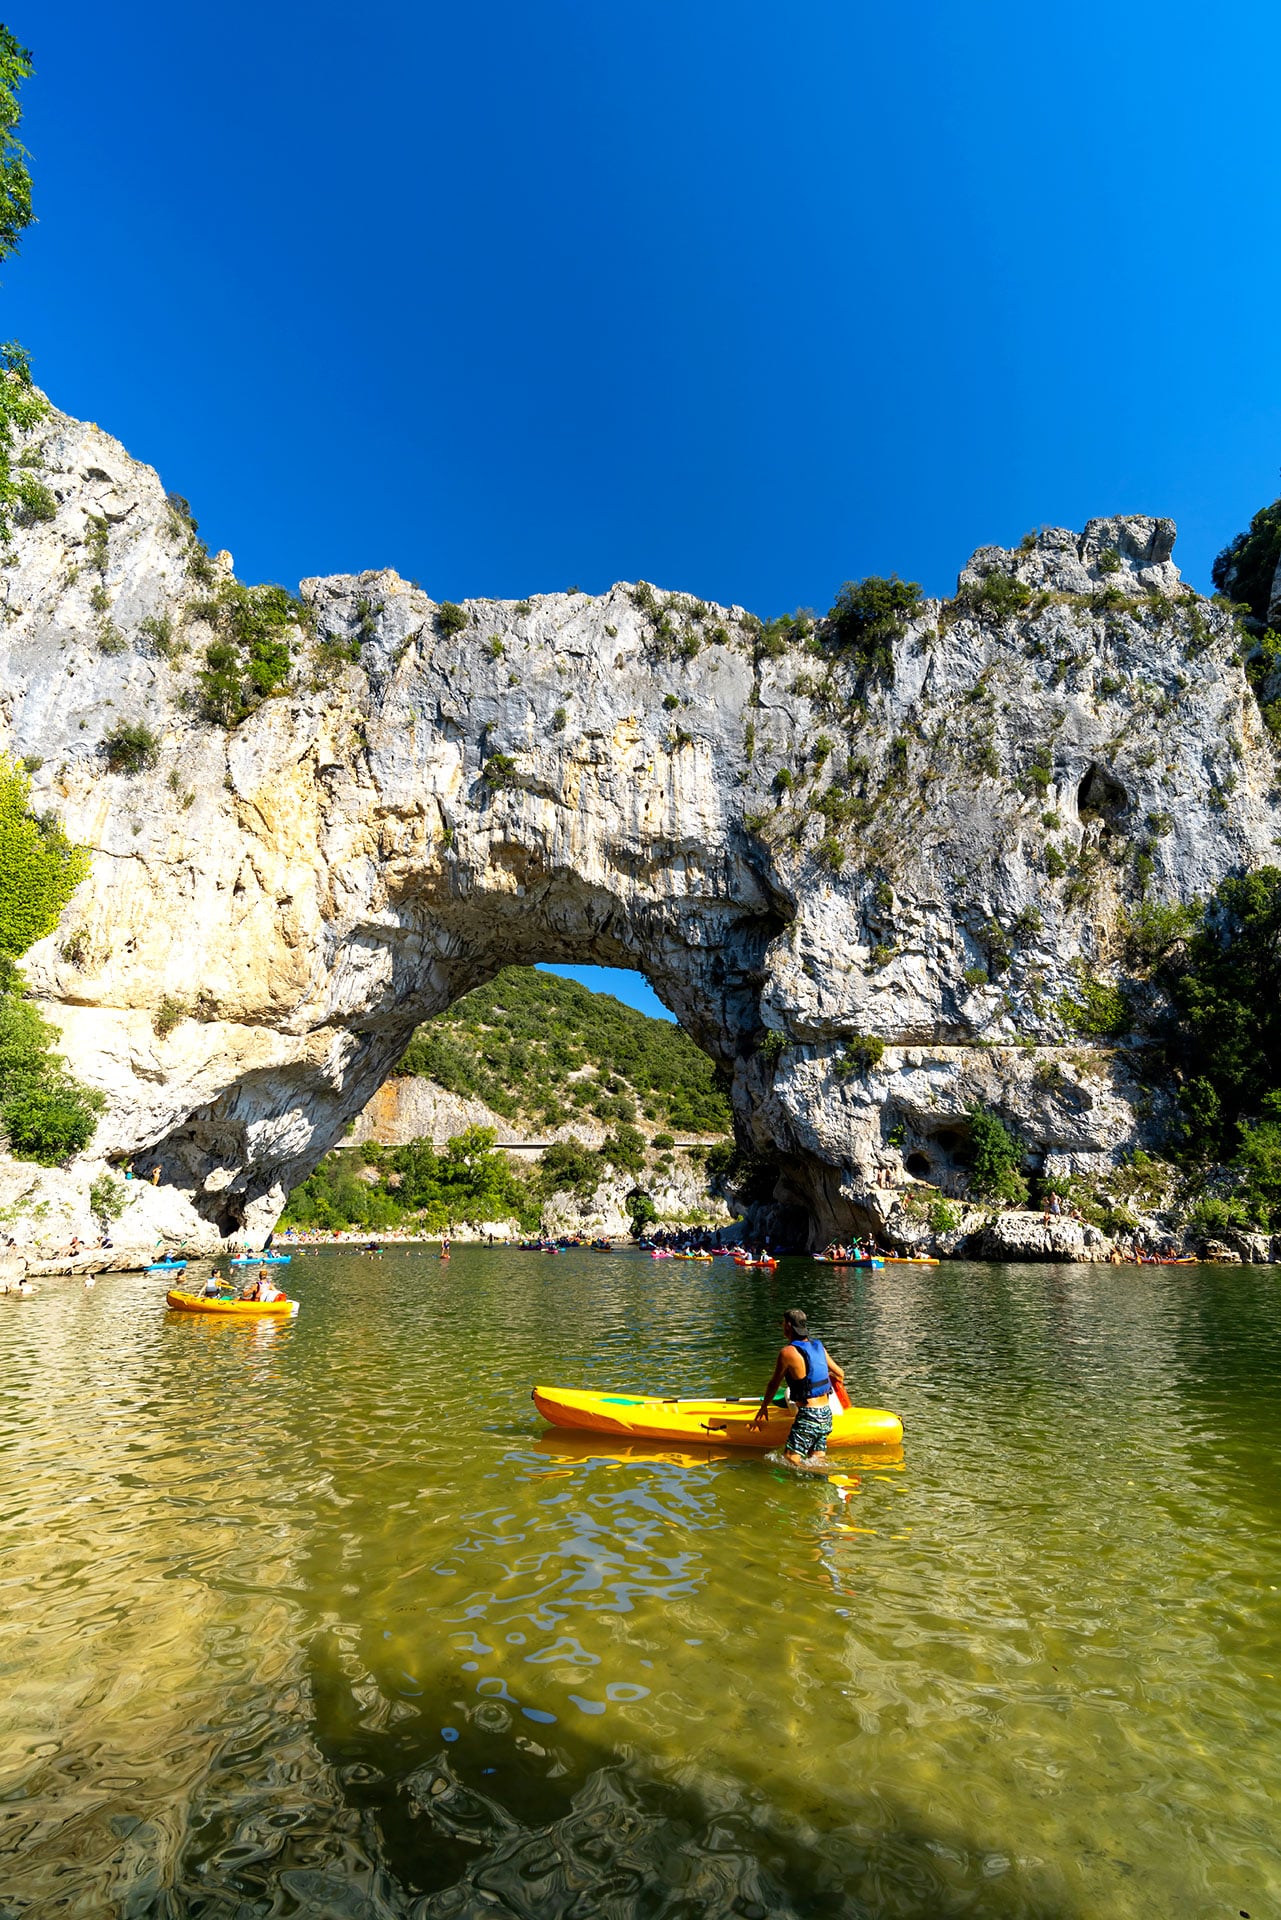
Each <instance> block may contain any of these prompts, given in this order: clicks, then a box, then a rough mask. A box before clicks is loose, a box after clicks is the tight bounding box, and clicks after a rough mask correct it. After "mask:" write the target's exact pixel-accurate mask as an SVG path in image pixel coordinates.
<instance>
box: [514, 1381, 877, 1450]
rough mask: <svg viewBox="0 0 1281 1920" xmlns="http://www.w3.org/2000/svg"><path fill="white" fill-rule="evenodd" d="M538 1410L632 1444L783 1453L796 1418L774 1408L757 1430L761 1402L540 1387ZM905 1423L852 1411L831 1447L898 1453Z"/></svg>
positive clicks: (835, 1430)
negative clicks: (780, 1450) (654, 1442)
mask: <svg viewBox="0 0 1281 1920" xmlns="http://www.w3.org/2000/svg"><path fill="white" fill-rule="evenodd" d="M533 1400H534V1405H535V1406H536V1407H537V1408H538V1411H539V1412H540V1413H541V1414H542V1416H543V1419H544V1420H547V1421H549V1422H550V1423H551V1425H552V1426H554V1427H567V1428H574V1429H577V1430H578V1431H579V1432H587V1433H612V1434H619V1435H622V1436H623V1437H624V1438H628V1439H632V1440H684V1441H686V1442H687V1443H690V1444H693V1445H694V1446H703V1447H761V1448H765V1447H778V1446H781V1445H782V1444H783V1442H784V1441H785V1440H786V1438H787V1435H788V1431H789V1429H790V1427H791V1424H792V1420H793V1418H794V1417H795V1416H794V1413H793V1410H792V1409H791V1408H790V1407H775V1406H771V1407H770V1409H769V1412H768V1415H767V1416H766V1419H765V1421H764V1422H763V1423H762V1424H761V1425H760V1426H759V1427H753V1425H752V1419H753V1416H754V1415H755V1413H756V1410H757V1408H758V1407H759V1406H760V1401H759V1400H754V1399H752V1400H748V1399H743V1400H666V1399H661V1398H660V1397H659V1396H658V1395H657V1394H643V1393H580V1392H578V1391H577V1390H576V1389H574V1388H573V1387H535V1388H534V1392H533ZM902 1438H903V1422H902V1421H901V1420H900V1419H899V1417H898V1415H897V1414H896V1413H887V1412H886V1411H885V1409H884V1408H881V1407H850V1408H849V1409H848V1410H847V1411H846V1412H843V1413H838V1414H837V1415H836V1416H835V1418H834V1419H833V1421H832V1437H831V1439H830V1440H829V1441H828V1443H827V1444H828V1446H829V1447H876V1446H884V1447H896V1446H897V1445H898V1443H899V1441H900V1440H901V1439H902Z"/></svg>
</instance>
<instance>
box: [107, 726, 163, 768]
mask: <svg viewBox="0 0 1281 1920" xmlns="http://www.w3.org/2000/svg"><path fill="white" fill-rule="evenodd" d="M102 744H103V747H104V749H105V751H106V755H107V765H108V766H109V767H110V768H111V771H112V772H113V773H127V774H130V775H132V774H135V773H142V772H143V771H144V770H145V769H146V768H147V767H154V766H155V764H156V757H157V755H158V754H159V752H160V742H159V740H158V739H157V738H156V736H155V734H154V733H153V732H152V731H151V728H150V727H147V726H144V725H143V724H142V722H141V721H138V720H122V721H121V722H120V724H119V726H117V727H113V728H112V730H111V732H110V733H109V734H107V735H106V736H105V737H104V739H103V742H102Z"/></svg>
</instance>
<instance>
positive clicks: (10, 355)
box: [0, 26, 48, 541]
mask: <svg viewBox="0 0 1281 1920" xmlns="http://www.w3.org/2000/svg"><path fill="white" fill-rule="evenodd" d="M34 71H35V69H34V68H33V66H32V64H31V55H30V54H29V53H28V52H27V50H26V48H25V47H24V46H21V45H20V44H19V42H18V41H17V40H15V39H14V37H13V35H12V34H11V33H10V31H9V29H8V27H6V26H0V260H7V259H8V258H9V256H10V254H12V253H16V252H17V250H18V242H19V240H20V239H21V237H22V232H23V229H24V227H29V226H30V225H31V222H32V220H33V218H34V217H35V216H34V215H33V214H32V211H31V175H30V173H29V172H28V171H27V150H26V148H25V147H24V146H23V145H22V142H21V141H20V140H19V139H18V133H17V128H18V122H19V121H20V120H21V118H22V108H21V106H20V105H19V103H18V89H19V87H20V86H21V85H22V82H23V81H24V80H27V79H29V78H30V76H31V74H32V73H33V72H34ZM47 412H48V405H47V403H46V402H45V401H44V400H42V399H41V397H40V395H39V394H38V393H37V392H36V390H35V388H34V387H33V386H32V384H31V363H30V361H29V360H28V358H27V355H26V352H25V351H24V349H23V348H22V347H20V346H19V345H18V343H17V341H16V340H9V341H7V342H6V343H5V344H4V345H3V346H0V539H3V540H6V541H7V539H8V537H9V509H10V508H11V507H12V506H14V505H15V504H17V503H18V502H19V501H20V500H25V499H27V498H29V497H30V494H31V491H32V487H33V480H32V476H31V475H27V476H26V479H25V484H24V482H23V481H15V480H14V478H13V472H12V463H11V459H10V456H11V454H12V451H13V436H14V434H15V433H26V432H27V431H28V430H29V429H30V428H31V427H34V426H35V424H36V422H37V421H38V420H40V419H42V418H43V417H44V415H45V414H46V413H47Z"/></svg>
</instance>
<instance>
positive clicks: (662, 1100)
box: [397, 967, 732, 1134]
mask: <svg viewBox="0 0 1281 1920" xmlns="http://www.w3.org/2000/svg"><path fill="white" fill-rule="evenodd" d="M397 1072H398V1073H400V1074H422V1075H424V1076H425V1077H426V1078H428V1079H430V1080H434V1081H435V1082H436V1083H437V1085H438V1086H441V1087H444V1088H445V1089H446V1090H447V1091H448V1092H450V1093H457V1094H462V1095H464V1096H467V1097H470V1098H478V1099H481V1100H483V1101H484V1102H485V1104H486V1105H487V1106H489V1107H492V1109H493V1111H494V1112H495V1113H499V1114H501V1115H502V1116H503V1118H504V1119H507V1120H512V1121H524V1122H526V1123H530V1122H532V1123H534V1124H536V1125H539V1126H543V1127H547V1128H552V1127H559V1126H563V1125H564V1124H565V1122H566V1121H570V1120H573V1119H574V1118H575V1116H576V1115H583V1114H593V1115H594V1116H595V1117H596V1118H597V1119H598V1120H602V1121H604V1122H606V1123H607V1124H608V1123H615V1122H635V1121H636V1120H637V1119H638V1118H640V1119H644V1120H646V1121H648V1122H649V1125H650V1127H651V1129H653V1128H661V1129H665V1130H667V1131H668V1132H672V1133H677V1134H683V1133H700V1134H708V1133H729V1132H730V1131H731V1129H732V1120H731V1115H730V1108H729V1102H728V1101H727V1100H726V1098H725V1096H724V1094H723V1093H722V1092H721V1090H720V1088H719V1087H718V1086H717V1084H716V1077H715V1069H714V1067H713V1066H712V1063H711V1061H710V1060H709V1059H708V1058H707V1056H706V1055H705V1054H703V1053H700V1052H699V1050H698V1048H697V1047H696V1046H695V1045H694V1043H693V1041H692V1040H691V1039H689V1037H688V1036H687V1035H686V1034H685V1033H683V1032H682V1030H681V1029H680V1027H678V1026H675V1025H674V1024H672V1022H670V1021H667V1020H655V1019H653V1018H652V1017H651V1016H650V1015H649V1014H646V1013H640V1012H638V1011H637V1010H636V1008H635V1007H628V1006H624V1004H623V1002H622V1001H621V1000H616V999H615V998H614V997H613V995H612V994H607V993H592V992H591V991H590V990H589V989H588V988H586V987H583V986H580V985H579V983H578V982H577V981H576V980H562V979H561V978H560V977H559V976H558V975H556V974H550V973H538V972H536V971H535V969H534V968H533V967H505V968H504V969H503V971H502V972H501V973H499V974H497V975H496V976H495V978H494V979H493V980H491V981H490V982H489V984H488V986H484V987H477V988H476V990H475V992H474V993H469V994H466V995H465V996H464V997H463V998H462V999H461V1000H458V1001H456V1002H455V1003H454V1005H453V1006H452V1007H450V1008H449V1010H448V1012H446V1013H441V1014H437V1015H436V1017H435V1019H434V1020H428V1021H426V1022H425V1023H424V1024H423V1025H422V1026H421V1027H419V1028H418V1030H417V1031H416V1033H415V1034H414V1037H413V1039H412V1040H411V1041H410V1043H409V1046H408V1048H407V1049H406V1052H405V1055H404V1057H403V1059H402V1060H401V1062H400V1065H399V1067H398V1068H397Z"/></svg>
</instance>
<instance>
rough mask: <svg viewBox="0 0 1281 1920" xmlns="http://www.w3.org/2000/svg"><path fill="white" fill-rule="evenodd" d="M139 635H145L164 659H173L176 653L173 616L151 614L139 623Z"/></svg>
mask: <svg viewBox="0 0 1281 1920" xmlns="http://www.w3.org/2000/svg"><path fill="white" fill-rule="evenodd" d="M138 631H139V633H142V634H145V635H146V637H147V639H148V640H150V642H151V644H152V645H153V646H154V648H155V649H156V652H157V653H158V654H159V655H160V656H161V658H162V659H165V660H168V659H171V658H172V656H173V653H174V627H173V616H172V615H171V614H168V613H149V614H148V615H147V617H146V619H145V620H140V621H139V622H138Z"/></svg>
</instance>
